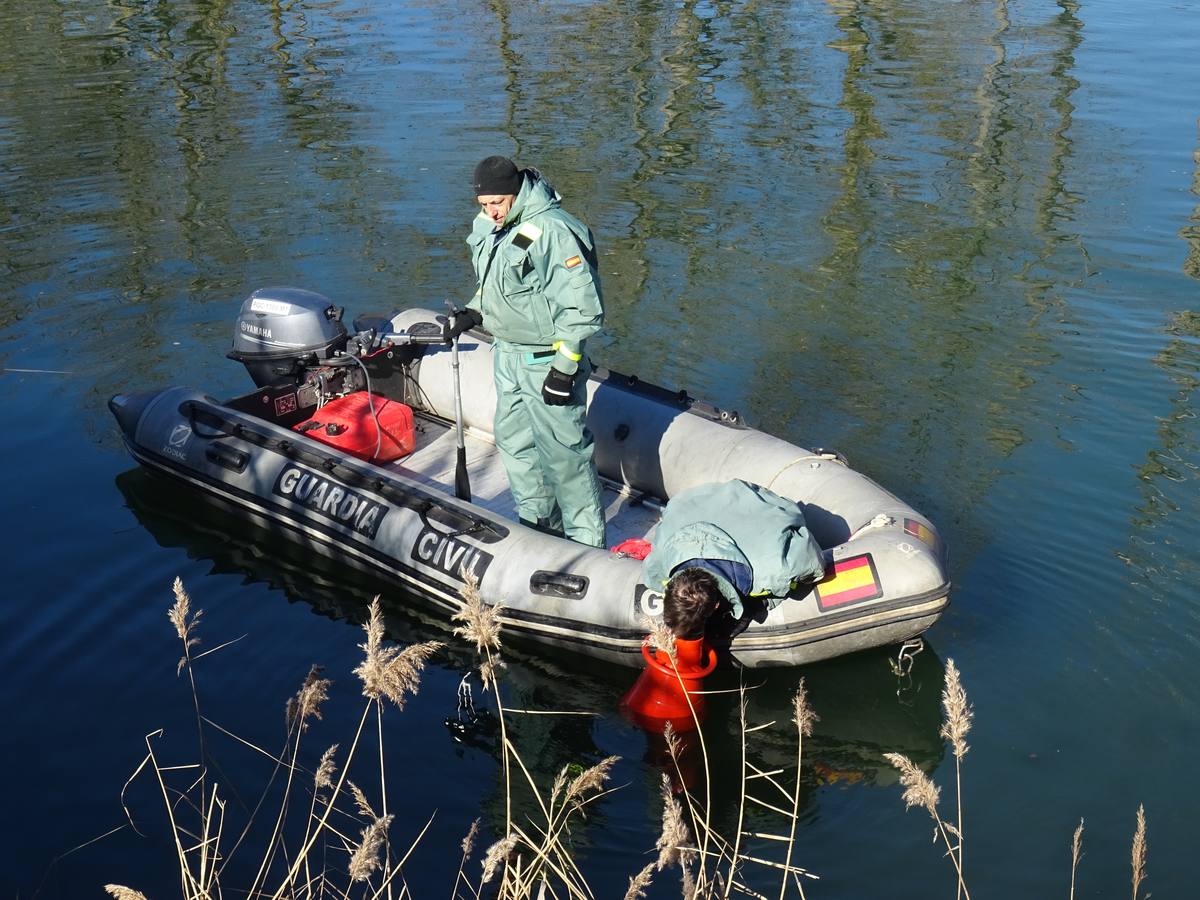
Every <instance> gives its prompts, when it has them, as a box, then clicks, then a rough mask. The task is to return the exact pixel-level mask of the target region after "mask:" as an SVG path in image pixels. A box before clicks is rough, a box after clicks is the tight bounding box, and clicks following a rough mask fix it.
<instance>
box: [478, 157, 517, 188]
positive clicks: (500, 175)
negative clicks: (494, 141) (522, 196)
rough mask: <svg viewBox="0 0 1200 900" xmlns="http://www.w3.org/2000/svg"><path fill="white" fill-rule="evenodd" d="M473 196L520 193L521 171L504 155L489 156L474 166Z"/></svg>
mask: <svg viewBox="0 0 1200 900" xmlns="http://www.w3.org/2000/svg"><path fill="white" fill-rule="evenodd" d="M471 183H472V184H474V185H475V196H476V197H480V196H484V197H491V196H493V195H497V194H519V193H521V173H520V171H518V169H517V167H516V165H514V164H513V161H512V160H511V159H509V158H508V157H506V156H489V157H488V158H487V159H485V160H484V161H483V162H481V163H480V164H479V165H477V166H476V167H475V177H474V178H472V179H471Z"/></svg>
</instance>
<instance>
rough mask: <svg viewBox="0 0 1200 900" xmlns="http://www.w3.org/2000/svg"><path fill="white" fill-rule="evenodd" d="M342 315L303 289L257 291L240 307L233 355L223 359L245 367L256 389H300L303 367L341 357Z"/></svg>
mask: <svg viewBox="0 0 1200 900" xmlns="http://www.w3.org/2000/svg"><path fill="white" fill-rule="evenodd" d="M346 339H347V335H346V326H344V325H343V324H342V310H341V309H340V308H339V307H336V306H334V305H333V302H332V301H331V300H330V299H329V298H328V297H325V296H323V295H321V294H318V293H316V292H314V291H306V290H304V289H303V288H293V287H271V288H261V289H259V290H257V291H255V292H254V293H253V294H251V295H250V296H249V297H247V298H246V300H245V301H244V302H243V303H242V311H241V313H240V314H239V315H238V320H237V328H236V330H235V331H234V333H233V349H232V350H230V351H229V353H228V354H227V355H228V357H229V358H230V359H236V360H238V361H239V362H240V363H242V365H244V366H245V367H246V370H247V371H248V372H249V373H250V377H251V378H253V379H254V383H255V385H257V386H258V387H260V388H261V387H266V386H267V385H272V384H279V383H281V382H285V381H291V382H294V383H297V384H298V383H300V381H302V380H303V378H304V372H305V369H306V367H309V366H319V365H322V364H324V363H326V362H328V361H329V360H331V359H333V358H334V357H335V356H338V355H340V354H342V353H344V352H345V350H346Z"/></svg>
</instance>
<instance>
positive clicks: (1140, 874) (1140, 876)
mask: <svg viewBox="0 0 1200 900" xmlns="http://www.w3.org/2000/svg"><path fill="white" fill-rule="evenodd" d="M1146 846H1147V845H1146V807H1145V806H1144V805H1142V804H1140V803H1139V804H1138V810H1137V827H1136V828H1135V829H1134V832H1133V847H1132V850H1131V859H1132V862H1133V900H1137V895H1138V889H1139V888H1140V887H1141V886H1142V882H1143V881H1144V880H1145V878H1146Z"/></svg>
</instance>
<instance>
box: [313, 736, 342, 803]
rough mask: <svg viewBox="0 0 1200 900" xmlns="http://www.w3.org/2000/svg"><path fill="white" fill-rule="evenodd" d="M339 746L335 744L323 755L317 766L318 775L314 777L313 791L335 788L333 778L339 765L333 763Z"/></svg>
mask: <svg viewBox="0 0 1200 900" xmlns="http://www.w3.org/2000/svg"><path fill="white" fill-rule="evenodd" d="M337 748H338V745H337V744H334V745H333V746H332V747H330V748H329V749H328V750H326V751H325V752H324V753H322V754H321V762H320V763H319V764H318V765H317V773H316V775H314V776H313V790H314V791H319V790H321V789H322V788H331V787H333V776H334V774H335V773H336V772H337V763H335V762H334V761H333V757H334V755H335V754H336V753H337Z"/></svg>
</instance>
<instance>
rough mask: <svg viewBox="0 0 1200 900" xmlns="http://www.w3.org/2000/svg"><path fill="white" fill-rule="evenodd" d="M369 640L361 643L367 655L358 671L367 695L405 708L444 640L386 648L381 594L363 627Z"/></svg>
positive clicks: (374, 600) (374, 601)
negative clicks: (384, 644) (422, 674)
mask: <svg viewBox="0 0 1200 900" xmlns="http://www.w3.org/2000/svg"><path fill="white" fill-rule="evenodd" d="M363 630H364V631H366V633H367V642H366V643H365V644H359V647H361V648H362V649H363V651H365V654H366V656H365V658H364V659H363V661H362V662H361V663H359V665H358V667H357V668H356V669H355V670H354V674H355V675H357V676H358V677H359V678H360V679H361V680H362V683H363V696H365V697H370V698H371V699H372V700H380V699H381V698H382V697H387V699H389V700H391V701H392V703H394V704H395V705H396V708H397V709H404V704H405V702H406V701H407V696H406V695H408V694H415V693H417V689H418V688H419V687H420V684H421V670H422V669H424V668H425V662H426V661H427V660H428V659H429V657H430V656H432V655H433V654H434V653H435V652H437V651H438V650H439V649H440V648H441V647H442V643H441V642H440V641H425V642H424V643H420V644H412V645H410V646H408V647H405V648H404V649H400V648H399V647H383V646H382V644H383V635H384V628H383V613H382V612H381V611H380V608H379V597H378V596H376V597H375V599H373V600H372V601H371V607H370V613H369V616H368V618H367V623H366V624H365V625H364V626H363Z"/></svg>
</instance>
